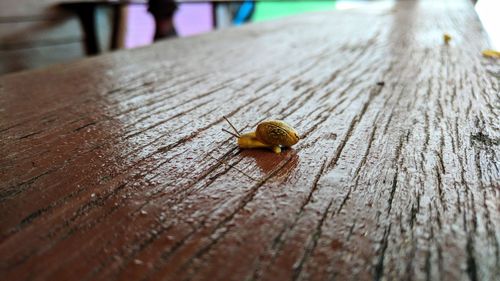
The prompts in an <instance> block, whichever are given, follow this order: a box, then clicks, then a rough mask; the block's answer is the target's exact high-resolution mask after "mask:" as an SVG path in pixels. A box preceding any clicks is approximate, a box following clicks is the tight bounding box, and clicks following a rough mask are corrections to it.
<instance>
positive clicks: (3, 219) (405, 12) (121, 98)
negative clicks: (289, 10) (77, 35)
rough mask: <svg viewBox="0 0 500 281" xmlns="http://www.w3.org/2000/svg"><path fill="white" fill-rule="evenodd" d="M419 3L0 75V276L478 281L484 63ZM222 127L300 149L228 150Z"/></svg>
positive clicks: (486, 216)
mask: <svg viewBox="0 0 500 281" xmlns="http://www.w3.org/2000/svg"><path fill="white" fill-rule="evenodd" d="M436 2H437V1H420V2H411V1H401V2H397V3H394V4H387V3H383V4H376V5H374V6H372V8H371V9H369V8H365V9H356V10H349V11H337V12H330V13H319V14H310V15H304V16H300V17H294V18H288V19H285V20H282V21H273V22H266V23H261V24H255V25H248V26H245V27H242V28H237V29H228V30H224V31H219V32H214V33H211V34H206V35H202V36H197V37H192V38H183V39H178V40H169V41H166V42H164V43H160V44H155V45H153V46H150V47H147V48H140V49H136V50H129V51H120V52H116V53H112V54H108V55H104V56H100V57H95V58H90V59H85V60H81V61H79V62H76V63H72V64H65V65H58V66H54V67H51V68H47V69H41V70H35V71H30V72H23V73H19V74H15V75H6V76H3V77H1V78H0V155H2V157H1V158H0V214H2V215H0V257H1V258H0V276H3V278H5V279H6V280H32V279H33V280H495V279H496V278H497V277H498V276H499V275H500V246H499V242H500V209H499V208H498V206H499V205H500V167H499V165H500V164H499V163H500V161H499V156H500V149H499V146H500V141H499V139H500V127H499V124H500V123H499V122H498V120H499V117H500V104H499V98H500V94H499V92H500V81H499V74H498V73H499V72H498V64H497V62H496V61H492V60H488V59H485V58H482V57H481V56H480V51H481V50H482V49H484V48H487V47H488V42H487V40H486V36H485V34H484V33H483V32H482V28H481V25H480V23H479V21H478V19H477V17H476V15H475V13H474V10H473V7H472V6H471V4H470V3H469V2H468V1H451V0H450V1H441V2H438V3H436ZM444 32H447V33H450V34H452V35H453V41H452V44H451V45H449V46H445V45H443V44H442V34H443V33H444ZM382 82H383V83H382ZM223 115H226V116H228V117H229V118H230V119H231V120H232V121H233V122H234V123H235V124H236V125H237V126H238V127H240V128H243V127H245V128H246V130H249V129H251V128H254V127H255V126H256V124H257V123H258V122H260V121H261V120H264V119H268V118H274V119H283V120H285V121H287V122H289V123H290V124H293V126H294V127H296V128H297V130H298V131H299V132H300V133H301V134H302V135H303V136H304V138H303V139H302V140H301V141H300V142H299V143H298V144H297V145H296V146H295V147H294V148H293V149H290V150H286V151H285V152H284V153H282V154H281V155H275V154H273V153H272V152H269V151H265V150H248V151H240V150H239V149H237V147H236V144H235V140H234V139H232V138H231V137H230V136H228V135H226V134H224V133H223V132H221V128H225V127H227V124H225V121H224V120H223V118H222V116H223Z"/></svg>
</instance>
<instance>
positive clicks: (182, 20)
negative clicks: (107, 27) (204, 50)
mask: <svg viewBox="0 0 500 281" xmlns="http://www.w3.org/2000/svg"><path fill="white" fill-rule="evenodd" d="M174 22H175V27H176V29H177V33H178V35H179V36H190V35H195V34H199V33H203V32H207V31H210V30H212V28H213V24H212V7H211V5H210V4H209V3H189V4H181V5H179V10H178V11H177V12H176V14H175V17H174ZM153 33H154V21H153V18H152V17H151V15H150V14H149V13H148V11H147V7H146V6H145V5H131V6H130V7H129V9H128V18H127V33H126V38H125V47H126V48H134V47H139V46H144V45H149V44H151V43H152V41H153V40H152V39H153Z"/></svg>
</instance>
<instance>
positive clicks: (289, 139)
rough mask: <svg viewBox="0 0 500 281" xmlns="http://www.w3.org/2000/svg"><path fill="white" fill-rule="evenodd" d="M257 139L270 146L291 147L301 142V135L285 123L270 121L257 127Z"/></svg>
mask: <svg viewBox="0 0 500 281" xmlns="http://www.w3.org/2000/svg"><path fill="white" fill-rule="evenodd" d="M255 133H256V136H257V139H258V140H260V141H261V142H263V143H266V144H270V145H281V146H285V147H290V146H292V145H294V144H296V143H297V142H298V141H299V134H298V133H297V131H296V130H295V129H294V128H292V127H291V126H290V125H288V124H287V123H285V122H283V121H278V120H268V121H264V122H262V123H260V124H259V125H257V130H256V131H255Z"/></svg>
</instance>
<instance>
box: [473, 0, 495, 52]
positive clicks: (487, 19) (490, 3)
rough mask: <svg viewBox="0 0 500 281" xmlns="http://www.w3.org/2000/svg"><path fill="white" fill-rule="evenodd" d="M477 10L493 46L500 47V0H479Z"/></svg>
mask: <svg viewBox="0 0 500 281" xmlns="http://www.w3.org/2000/svg"><path fill="white" fill-rule="evenodd" d="M475 8H476V12H477V14H478V16H479V19H480V20H481V22H482V24H483V27H484V30H485V31H486V33H488V36H489V37H490V42H491V47H492V48H493V49H495V50H499V49H500V1H499V0H479V1H477V3H476V7H475Z"/></svg>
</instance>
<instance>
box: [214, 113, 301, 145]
mask: <svg viewBox="0 0 500 281" xmlns="http://www.w3.org/2000/svg"><path fill="white" fill-rule="evenodd" d="M224 119H225V120H226V121H227V122H228V123H229V125H230V126H231V128H233V130H234V132H235V134H234V133H232V132H230V131H228V130H225V129H222V130H223V131H224V132H226V133H229V134H231V135H233V136H234V137H236V138H237V139H238V146H239V147H240V148H271V149H272V150H273V151H274V152H275V153H277V154H279V153H281V147H291V146H292V145H294V144H296V143H297V142H298V141H299V134H298V133H297V131H296V130H295V129H294V128H292V127H291V126H290V125H288V124H287V123H285V122H283V121H279V120H266V121H263V122H261V123H259V124H258V125H257V129H256V130H255V132H248V133H244V134H240V132H239V131H238V130H237V129H236V127H234V126H233V124H231V122H229V120H228V119H227V118H226V117H224Z"/></svg>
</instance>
